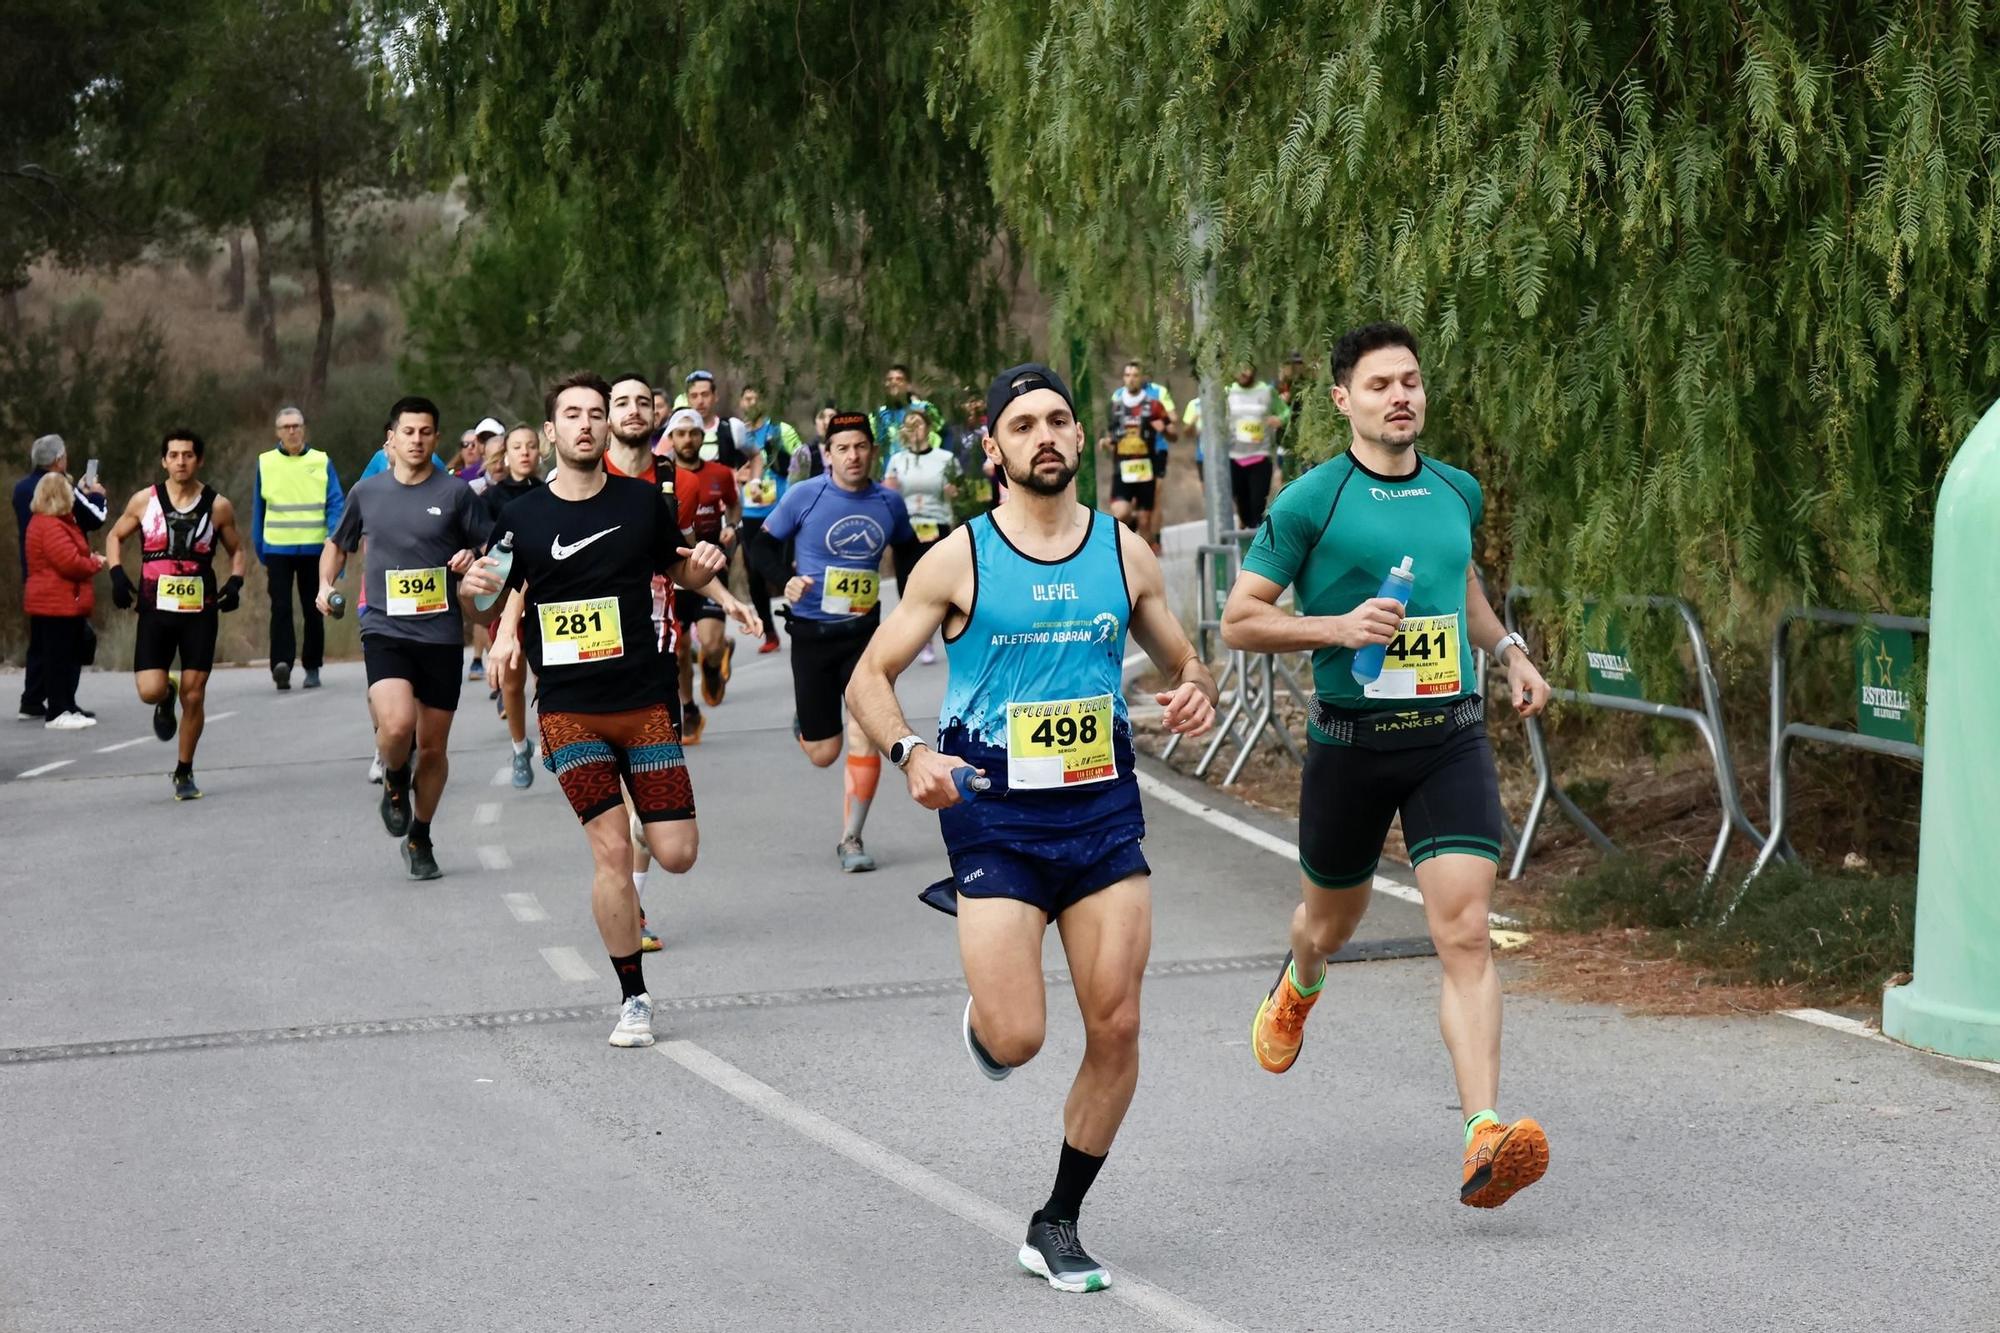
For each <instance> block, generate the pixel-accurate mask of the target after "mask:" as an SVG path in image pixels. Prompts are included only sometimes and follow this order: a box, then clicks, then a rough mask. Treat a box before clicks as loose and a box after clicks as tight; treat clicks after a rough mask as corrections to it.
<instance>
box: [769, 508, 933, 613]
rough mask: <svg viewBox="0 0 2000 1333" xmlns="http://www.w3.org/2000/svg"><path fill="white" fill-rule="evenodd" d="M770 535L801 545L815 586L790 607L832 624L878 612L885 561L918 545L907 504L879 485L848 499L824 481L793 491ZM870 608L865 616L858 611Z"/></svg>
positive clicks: (801, 558)
mask: <svg viewBox="0 0 2000 1333" xmlns="http://www.w3.org/2000/svg"><path fill="white" fill-rule="evenodd" d="M764 531H765V532H767V533H769V534H770V535H771V536H773V537H775V538H777V539H778V540H779V541H781V542H784V541H791V540H793V539H794V538H797V547H796V550H795V555H794V559H795V561H796V564H797V568H798V572H799V573H800V574H802V575H803V576H805V577H806V578H809V579H811V580H812V583H811V584H810V585H809V586H808V587H807V588H806V595H805V596H804V597H801V598H800V599H799V600H798V601H796V602H794V603H792V614H793V615H795V616H798V617H800V618H801V619H804V620H817V621H824V622H829V623H832V622H841V621H850V620H858V619H860V618H861V617H863V616H867V615H871V614H873V613H874V609H875V607H876V606H877V605H879V604H880V597H881V587H882V579H881V575H880V574H879V573H877V572H876V571H878V570H879V569H880V567H881V564H882V553H883V552H884V551H885V550H887V549H888V548H889V547H891V546H895V545H897V544H899V543H902V542H913V541H915V540H916V539H917V534H916V531H915V529H913V528H911V527H910V512H909V510H908V509H906V508H904V506H903V497H902V496H900V495H898V494H896V493H895V492H894V491H892V490H890V489H889V488H888V487H887V486H884V485H882V484H881V483H880V482H875V481H871V482H869V483H868V487H867V489H866V490H862V491H844V490H842V489H841V488H840V487H839V486H837V485H835V484H834V480H833V478H832V477H830V476H827V475H825V474H824V473H822V474H821V475H820V476H817V477H813V478H811V479H810V480H807V481H802V482H800V483H798V484H797V485H796V486H792V487H789V488H788V489H787V490H786V491H785V494H784V497H783V498H782V499H780V500H779V501H778V507H777V508H776V509H773V510H772V511H771V516H770V517H769V518H767V519H765V520H764ZM829 570H832V571H833V575H832V577H829V575H828V571H829ZM864 572H865V573H866V574H870V575H873V578H872V580H870V579H868V578H864V577H862V575H863V574H864ZM871 582H872V588H871V587H870V586H869V585H870V584H871ZM871 593H872V600H871V598H870V596H869V594H871ZM829 601H831V602H832V606H831V607H829V605H828V603H829ZM843 601H845V602H846V604H847V605H846V606H842V605H841V603H842V602H843ZM864 601H865V602H867V604H868V605H867V609H866V610H862V609H858V608H859V607H860V605H861V604H862V603H863V602H864Z"/></svg>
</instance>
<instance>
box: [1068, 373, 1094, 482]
mask: <svg viewBox="0 0 2000 1333" xmlns="http://www.w3.org/2000/svg"><path fill="white" fill-rule="evenodd" d="M1069 391H1070V392H1071V393H1072V394H1074V395H1076V417H1077V420H1078V421H1080V422H1082V423H1083V456H1082V457H1081V458H1079V459H1078V460H1077V468H1076V498H1077V502H1078V503H1079V504H1082V505H1085V506H1087V507H1088V508H1091V509H1095V508H1097V431H1096V428H1095V426H1094V425H1093V421H1094V418H1093V417H1092V416H1091V411H1090V410H1091V408H1092V407H1093V406H1094V405H1095V404H1096V402H1097V376H1096V375H1095V374H1094V373H1093V372H1092V371H1091V368H1090V349H1089V347H1088V346H1086V345H1085V343H1084V341H1083V339H1082V338H1080V337H1072V338H1071V339H1070V340H1069Z"/></svg>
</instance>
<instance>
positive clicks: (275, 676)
mask: <svg viewBox="0 0 2000 1333" xmlns="http://www.w3.org/2000/svg"><path fill="white" fill-rule="evenodd" d="M271 680H272V681H273V682H274V683H275V684H276V685H277V687H278V688H279V689H281V690H289V689H290V688H292V664H291V663H290V662H273V663H271Z"/></svg>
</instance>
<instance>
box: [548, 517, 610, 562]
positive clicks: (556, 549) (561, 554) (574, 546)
mask: <svg viewBox="0 0 2000 1333" xmlns="http://www.w3.org/2000/svg"><path fill="white" fill-rule="evenodd" d="M624 526H625V525H624V524H623V523H618V524H614V525H612V526H611V527H608V528H606V529H605V530H604V531H602V532H593V533H591V534H590V535H589V536H588V537H585V538H584V539H583V540H582V541H580V542H571V543H570V544H569V545H568V546H564V545H563V544H562V534H561V533H557V534H556V538H555V540H554V541H552V542H550V543H549V554H550V555H552V556H554V557H555V558H556V559H558V560H567V559H569V558H570V557H571V556H573V555H575V554H576V553H577V552H578V551H581V550H582V549H583V548H584V547H586V546H588V545H590V544H591V543H592V542H594V541H596V540H597V539H598V538H599V537H608V536H610V535H611V534H612V533H614V532H616V531H618V529H619V528H622V527H624Z"/></svg>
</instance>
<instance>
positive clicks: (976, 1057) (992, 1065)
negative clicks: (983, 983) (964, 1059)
mask: <svg viewBox="0 0 2000 1333" xmlns="http://www.w3.org/2000/svg"><path fill="white" fill-rule="evenodd" d="M959 1028H960V1029H961V1031H962V1032H963V1033H964V1036H965V1052H966V1054H967V1055H970V1056H971V1057H972V1063H973V1064H975V1065H977V1066H979V1072H980V1073H982V1074H984V1075H986V1077H988V1078H990V1079H992V1080H993V1081H994V1082H995V1083H998V1082H999V1081H1000V1080H1001V1079H1003V1078H1005V1077H1007V1075H1009V1074H1011V1073H1013V1072H1014V1066H1012V1065H1003V1064H1001V1063H1000V1062H999V1061H998V1060H995V1059H994V1058H993V1057H992V1056H990V1055H988V1054H987V1053H986V1048H985V1047H984V1046H981V1045H980V1044H979V1034H978V1033H976V1032H974V1031H973V1030H972V997H971V996H970V995H968V996H966V997H965V1018H964V1019H963V1020H962V1021H961V1022H960V1023H959Z"/></svg>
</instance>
